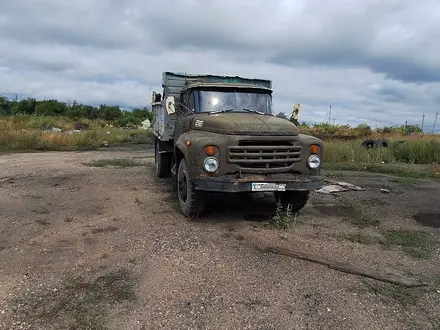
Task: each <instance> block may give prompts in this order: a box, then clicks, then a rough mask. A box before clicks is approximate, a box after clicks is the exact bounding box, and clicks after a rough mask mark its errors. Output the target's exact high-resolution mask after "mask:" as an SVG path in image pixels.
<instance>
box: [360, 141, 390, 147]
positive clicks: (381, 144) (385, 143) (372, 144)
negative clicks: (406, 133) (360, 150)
mask: <svg viewBox="0 0 440 330" xmlns="http://www.w3.org/2000/svg"><path fill="white" fill-rule="evenodd" d="M388 145H389V142H388V140H384V139H378V140H373V139H368V140H365V141H364V142H362V147H364V148H387V147H388Z"/></svg>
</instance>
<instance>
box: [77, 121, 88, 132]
mask: <svg viewBox="0 0 440 330" xmlns="http://www.w3.org/2000/svg"><path fill="white" fill-rule="evenodd" d="M88 128H89V125H88V124H84V123H76V124H75V129H76V130H80V131H83V130H86V129H88Z"/></svg>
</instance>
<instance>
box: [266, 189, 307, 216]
mask: <svg viewBox="0 0 440 330" xmlns="http://www.w3.org/2000/svg"><path fill="white" fill-rule="evenodd" d="M274 195H275V200H276V202H277V205H278V203H279V204H281V206H282V207H283V208H284V209H287V208H289V209H290V211H291V212H292V213H296V212H298V211H300V210H301V209H303V208H304V206H306V204H307V201H308V200H309V196H310V191H284V192H275V193H274Z"/></svg>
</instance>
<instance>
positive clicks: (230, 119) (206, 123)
mask: <svg viewBox="0 0 440 330" xmlns="http://www.w3.org/2000/svg"><path fill="white" fill-rule="evenodd" d="M192 126H193V129H196V130H202V131H209V132H213V133H223V134H235V135H298V134H299V131H298V128H297V127H296V126H295V125H294V124H293V123H292V122H290V121H288V120H286V119H282V118H278V117H275V116H268V115H259V114H254V113H248V112H246V113H243V112H239V113H237V112H229V113H216V114H198V115H196V117H195V118H194V121H193V124H192Z"/></svg>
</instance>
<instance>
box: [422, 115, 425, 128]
mask: <svg viewBox="0 0 440 330" xmlns="http://www.w3.org/2000/svg"><path fill="white" fill-rule="evenodd" d="M424 123H425V113H423V116H422V131H423V124H424Z"/></svg>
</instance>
